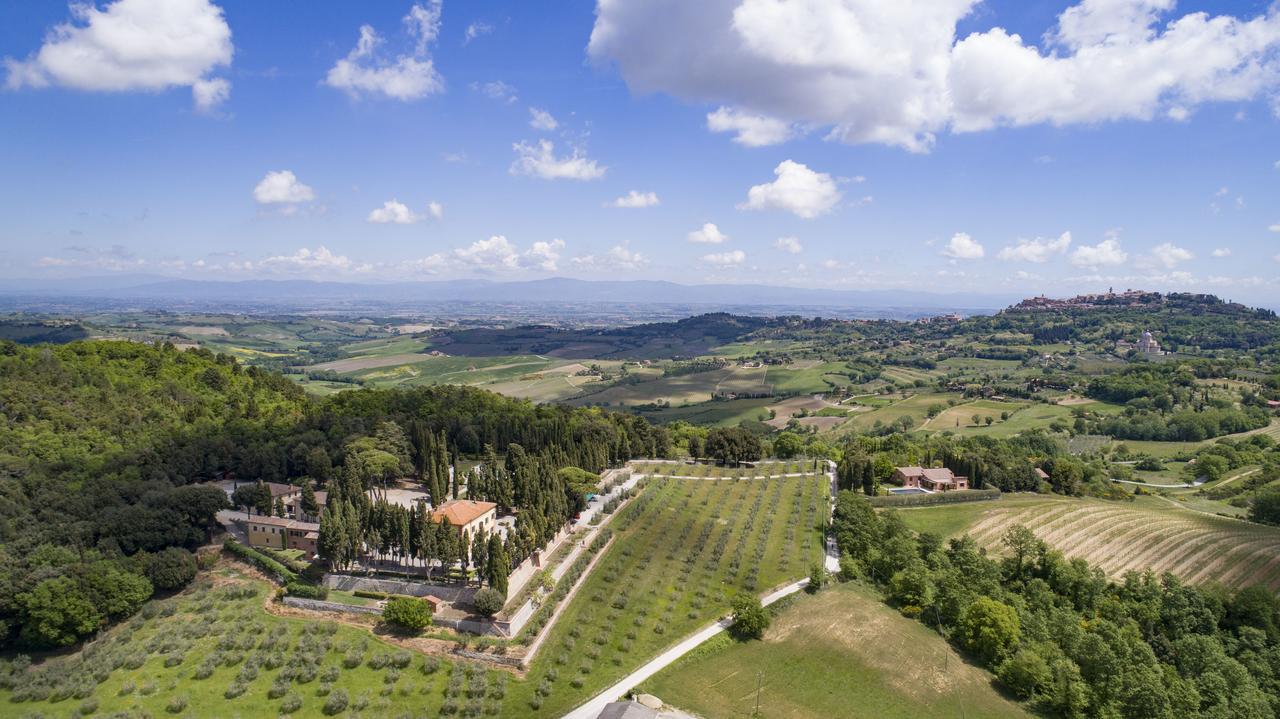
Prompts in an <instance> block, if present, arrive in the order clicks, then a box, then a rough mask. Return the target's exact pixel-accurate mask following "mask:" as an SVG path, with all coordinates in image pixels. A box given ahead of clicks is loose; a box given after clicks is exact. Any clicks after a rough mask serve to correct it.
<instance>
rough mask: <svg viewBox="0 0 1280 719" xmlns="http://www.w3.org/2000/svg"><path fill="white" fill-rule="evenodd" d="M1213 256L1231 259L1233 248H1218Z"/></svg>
mask: <svg viewBox="0 0 1280 719" xmlns="http://www.w3.org/2000/svg"><path fill="white" fill-rule="evenodd" d="M1213 256H1214V257H1230V256H1231V248H1230V247H1219V248H1217V249H1215V250H1214V251H1213Z"/></svg>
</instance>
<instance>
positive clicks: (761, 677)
mask: <svg viewBox="0 0 1280 719" xmlns="http://www.w3.org/2000/svg"><path fill="white" fill-rule="evenodd" d="M763 682H764V672H756V710H755V712H753V713H752V714H751V716H753V717H759V716H760V686H761V684H762V683H763Z"/></svg>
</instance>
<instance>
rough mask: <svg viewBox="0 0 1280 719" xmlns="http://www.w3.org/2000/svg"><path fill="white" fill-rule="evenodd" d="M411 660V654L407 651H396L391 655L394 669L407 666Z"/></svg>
mask: <svg viewBox="0 0 1280 719" xmlns="http://www.w3.org/2000/svg"><path fill="white" fill-rule="evenodd" d="M412 661H413V655H412V654H410V653H409V652H396V653H395V656H393V657H391V664H392V665H394V666H395V668H396V669H404V668H405V667H407V666H409V664H410V663H411V662H412Z"/></svg>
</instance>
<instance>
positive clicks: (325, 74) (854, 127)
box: [0, 0, 1280, 301]
mask: <svg viewBox="0 0 1280 719" xmlns="http://www.w3.org/2000/svg"><path fill="white" fill-rule="evenodd" d="M307 8H308V11H307V12H306V13H301V12H299V6H297V5H295V4H286V3H262V2H241V1H239V0H236V1H232V0H214V1H212V2H211V1H210V0H163V1H162V0H118V2H115V3H104V2H100V3H98V4H97V5H96V6H95V7H94V8H93V9H92V10H86V9H80V10H74V11H73V9H71V8H69V7H68V6H65V5H59V4H58V3H6V4H4V5H3V6H0V20H2V21H3V22H0V58H4V67H3V68H0V76H3V77H4V80H3V82H4V85H3V89H2V90H0V136H2V137H3V138H4V139H3V141H0V213H2V214H3V217H4V218H5V222H3V223H0V276H6V277H39V276H49V277H55V276H56V277H75V276H87V275H95V276H97V275H103V274H111V273H145V274H162V275H170V276H182V277H192V278H203V279H247V278H282V279H283V278H302V277H306V278H315V279H342V280H351V281H366V282H367V281H384V280H404V279H422V280H433V279H448V278H454V277H490V278H494V279H528V278H536V277H549V276H575V277H582V278H588V279H591V278H610V279H617V278H660V279H672V280H676V281H680V282H689V283H700V282H712V281H715V282H722V281H728V282H763V283H769V284H789V285H804V286H821V287H839V288H887V287H912V288H916V289H928V290H934V291H947V290H966V291H973V290H977V291H984V290H985V291H992V292H997V291H998V292H1010V291H1016V292H1024V293H1028V294H1031V293H1039V292H1047V293H1050V294H1062V293H1066V292H1074V291H1088V290H1096V289H1105V288H1106V287H1107V286H1115V287H1116V288H1117V289H1119V288H1122V287H1141V288H1147V289H1164V290H1171V289H1196V290H1205V291H1211V292H1215V293H1217V294H1221V295H1224V296H1229V297H1232V298H1236V299H1246V300H1254V301H1272V300H1274V299H1275V298H1276V297H1277V295H1278V294H1280V292H1277V282H1278V281H1280V279H1278V278H1280V262H1277V253H1278V252H1280V248H1278V247H1277V244H1278V242H1277V241H1278V240H1280V120H1277V114H1278V113H1280V99H1278V98H1280V94H1278V93H1280V14H1278V11H1277V10H1276V9H1275V7H1273V6H1269V5H1268V4H1267V3H1263V2H1255V1H1252V0H1242V1H1239V2H1212V3H1211V2H1180V3H1177V4H1175V3H1174V2H1173V0H1082V1H1080V2H1026V1H1025V0H1023V1H1021V2H996V1H992V2H976V0H934V1H932V2H925V1H924V0H918V1H917V0H902V2H900V3H891V4H885V3H876V2H872V1H871V0H706V1H705V2H698V3H688V2H682V1H679V0H652V1H651V2H643V3H641V2H626V1H624V0H601V1H600V2H599V3H598V4H597V3H595V2H588V1H586V0H563V1H561V0H557V1H555V2H551V1H546V2H498V1H496V0H493V1H489V0H471V1H469V2H465V3H464V2H460V1H459V0H444V2H443V3H438V2H432V1H429V0H420V1H419V2H418V3H416V4H414V3H411V2H387V1H380V2H377V3H314V4H310V5H308V6H307ZM362 28H368V29H367V30H363V31H362ZM362 32H363V33H364V37H365V43H364V44H363V45H360V44H359V43H360V39H361V37H362ZM593 33H594V35H593ZM193 88H194V89H193ZM535 110H536V111H538V113H539V114H536V115H535ZM541 113H545V115H544V114H541ZM546 143H550V147H548V146H547V144H546ZM631 193H635V194H634V195H632V194H631ZM628 196H631V197H633V198H637V199H636V200H635V201H634V202H632V203H630V204H633V205H644V206H633V207H616V206H613V205H614V203H615V201H616V200H618V199H619V198H624V197H628ZM624 204H625V203H624ZM708 224H710V225H713V226H714V227H708V226H707V225H708Z"/></svg>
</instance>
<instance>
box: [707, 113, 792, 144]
mask: <svg viewBox="0 0 1280 719" xmlns="http://www.w3.org/2000/svg"><path fill="white" fill-rule="evenodd" d="M707 129H708V130H710V131H712V132H733V133H736V134H735V135H734V138H733V141H734V142H736V143H738V144H739V145H746V146H747V147H764V146H765V145H777V144H779V143H782V142H786V141H787V140H790V139H791V137H792V136H793V135H794V134H795V133H794V131H793V129H792V127H791V123H789V122H785V121H783V120H778V119H776V118H772V117H765V116H764V115H752V114H750V113H746V112H742V111H741V110H735V109H733V108H731V107H721V108H719V109H717V110H716V111H714V112H710V113H707Z"/></svg>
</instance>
